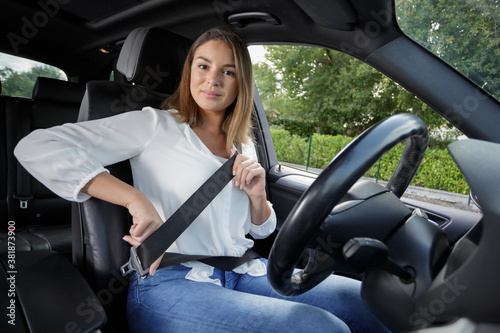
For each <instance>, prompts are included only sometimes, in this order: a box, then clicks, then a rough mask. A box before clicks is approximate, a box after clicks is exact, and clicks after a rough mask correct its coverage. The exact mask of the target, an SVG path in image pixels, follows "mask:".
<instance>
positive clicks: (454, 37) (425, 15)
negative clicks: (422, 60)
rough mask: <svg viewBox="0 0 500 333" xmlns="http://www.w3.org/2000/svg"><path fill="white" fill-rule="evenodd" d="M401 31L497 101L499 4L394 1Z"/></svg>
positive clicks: (496, 0) (493, 0)
mask: <svg viewBox="0 0 500 333" xmlns="http://www.w3.org/2000/svg"><path fill="white" fill-rule="evenodd" d="M396 17H397V20H398V24H399V26H400V28H401V30H402V31H403V32H404V33H405V34H407V35H408V36H409V37H410V38H413V39H414V40H415V41H417V42H418V43H419V44H421V45H423V46H424V47H426V48H427V49H428V50H430V51H431V52H433V53H434V54H436V55H437V56H439V57H440V58H441V59H443V60H444V61H446V62H447V63H448V64H450V65H451V66H453V67H454V68H456V69H457V70H458V71H460V72H461V73H462V74H464V75H465V76H467V77H468V78H469V79H471V80H472V81H474V82H475V83H476V84H477V85H478V86H480V87H481V88H483V89H484V90H486V91H487V92H489V93H490V94H491V95H492V96H494V97H495V98H496V99H500V75H498V74H499V69H500V26H499V24H500V0H396Z"/></svg>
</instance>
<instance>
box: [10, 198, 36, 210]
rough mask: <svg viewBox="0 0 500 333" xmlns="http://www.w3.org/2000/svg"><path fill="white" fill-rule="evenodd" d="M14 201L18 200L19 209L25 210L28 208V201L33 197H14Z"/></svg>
mask: <svg viewBox="0 0 500 333" xmlns="http://www.w3.org/2000/svg"><path fill="white" fill-rule="evenodd" d="M14 199H17V200H19V207H21V209H26V208H28V201H30V200H31V199H33V196H32V195H15V196H14Z"/></svg>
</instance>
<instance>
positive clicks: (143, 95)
mask: <svg viewBox="0 0 500 333" xmlns="http://www.w3.org/2000/svg"><path fill="white" fill-rule="evenodd" d="M190 43H191V42H190V41H189V40H187V39H185V38H183V37H181V36H178V35H176V34H173V33H169V32H167V31H165V30H163V29H160V28H139V29H136V30H134V31H132V32H131V33H130V34H129V36H128V37H127V39H126V40H125V43H124V45H123V48H122V50H121V52H120V55H119V58H118V63H117V69H118V70H119V71H120V72H121V73H122V74H123V75H125V77H126V78H127V79H128V80H129V81H130V84H124V83H118V82H109V81H94V82H89V83H87V89H86V92H85V96H84V99H83V102H82V105H81V108H80V114H79V118H78V120H79V121H85V120H92V119H99V118H104V117H109V116H112V115H116V114H119V113H123V112H127V111H132V110H140V109H142V108H143V107H145V106H152V107H158V106H159V105H160V104H161V102H162V101H163V100H164V99H165V98H166V97H167V96H168V95H169V94H171V93H173V91H174V90H175V88H176V86H177V84H178V81H179V80H180V75H181V71H182V66H183V63H184V60H185V57H186V56H187V53H188V51H189V46H190ZM107 168H108V169H109V171H110V173H111V174H112V175H114V176H116V177H118V178H120V179H122V180H123V181H125V182H127V183H129V184H131V183H132V176H131V172H130V165H129V163H128V161H125V162H121V163H117V164H115V165H112V166H107ZM130 225H131V220H130V216H129V214H128V212H127V211H126V209H124V208H123V207H119V206H115V205H112V204H109V203H107V202H104V201H101V200H99V199H95V198H90V199H89V200H87V201H85V202H83V203H79V204H73V223H72V226H73V262H74V264H75V265H76V266H77V267H78V268H79V269H80V271H81V272H82V274H83V275H84V276H85V278H86V279H87V281H88V282H89V283H90V285H91V287H92V288H93V289H94V291H95V292H96V293H97V295H98V297H99V298H100V300H101V303H102V304H103V306H104V308H105V311H106V314H107V316H108V325H106V327H105V328H104V329H103V330H104V331H109V332H118V331H119V332H124V331H126V330H127V323H126V320H125V319H124V318H126V308H125V305H126V290H127V288H126V287H127V284H128V282H127V280H126V279H125V278H123V277H121V275H120V267H121V265H123V264H124V263H125V262H126V261H127V260H128V258H129V250H130V245H128V244H127V243H126V242H124V241H123V240H122V237H123V236H124V235H126V234H128V231H129V228H130ZM100 295H103V296H105V297H103V298H101V297H100Z"/></svg>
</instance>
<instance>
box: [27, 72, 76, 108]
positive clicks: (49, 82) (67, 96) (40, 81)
mask: <svg viewBox="0 0 500 333" xmlns="http://www.w3.org/2000/svg"><path fill="white" fill-rule="evenodd" d="M84 94H85V85H83V84H79V83H74V82H68V81H62V80H58V79H51V78H48V77H38V78H37V79H36V82H35V86H34V87H33V93H32V98H33V99H34V100H37V101H54V102H59V103H69V104H79V103H80V102H81V101H82V98H83V95H84Z"/></svg>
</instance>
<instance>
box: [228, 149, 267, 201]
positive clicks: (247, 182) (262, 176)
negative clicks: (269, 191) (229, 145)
mask: <svg viewBox="0 0 500 333" xmlns="http://www.w3.org/2000/svg"><path fill="white" fill-rule="evenodd" d="M232 153H233V154H234V153H235V150H232ZM233 175H234V185H236V186H238V187H239V188H240V189H242V190H243V191H245V192H246V194H247V195H248V196H249V197H260V196H265V195H266V170H264V168H263V167H262V166H261V165H260V164H259V162H257V161H255V160H253V159H250V158H248V157H246V156H243V155H242V154H238V156H236V160H235V161H234V165H233Z"/></svg>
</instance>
